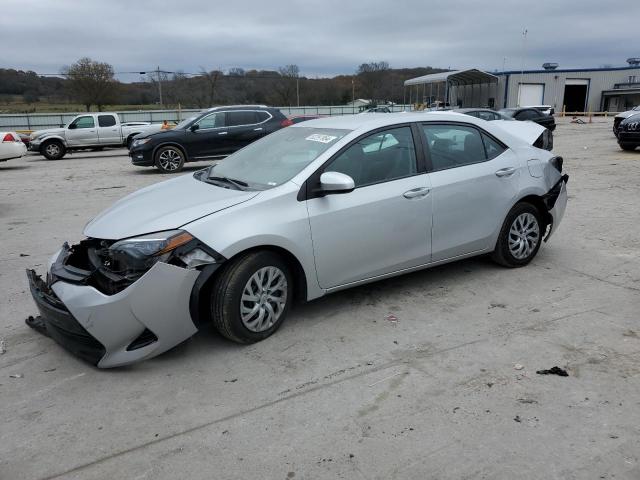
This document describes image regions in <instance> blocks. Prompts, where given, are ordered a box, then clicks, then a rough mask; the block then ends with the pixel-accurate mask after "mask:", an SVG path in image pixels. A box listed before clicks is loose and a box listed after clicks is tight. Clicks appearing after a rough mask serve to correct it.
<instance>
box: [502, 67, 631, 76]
mask: <svg viewBox="0 0 640 480" xmlns="http://www.w3.org/2000/svg"><path fill="white" fill-rule="evenodd" d="M618 70H638V71H640V66H635V67H632V66H629V67H602V68H558V69H555V70H544V69H539V70H524V71H522V70H507V71H504V72H494V73H493V74H494V75H515V74H518V75H520V74H521V73H550V74H551V73H577V72H615V71H618Z"/></svg>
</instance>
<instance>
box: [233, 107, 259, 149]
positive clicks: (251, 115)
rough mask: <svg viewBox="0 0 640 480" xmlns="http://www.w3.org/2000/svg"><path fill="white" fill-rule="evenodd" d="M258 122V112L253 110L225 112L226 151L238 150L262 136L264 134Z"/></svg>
mask: <svg viewBox="0 0 640 480" xmlns="http://www.w3.org/2000/svg"><path fill="white" fill-rule="evenodd" d="M258 122H259V119H258V112H256V111H253V110H236V111H229V112H227V127H228V128H227V134H226V138H225V140H226V148H227V151H226V153H233V152H235V151H236V150H240V149H241V148H242V147H244V146H246V145H249V144H250V143H251V142H253V141H255V140H257V139H258V138H260V137H262V136H263V135H264V134H265V131H264V127H263V126H261V125H258Z"/></svg>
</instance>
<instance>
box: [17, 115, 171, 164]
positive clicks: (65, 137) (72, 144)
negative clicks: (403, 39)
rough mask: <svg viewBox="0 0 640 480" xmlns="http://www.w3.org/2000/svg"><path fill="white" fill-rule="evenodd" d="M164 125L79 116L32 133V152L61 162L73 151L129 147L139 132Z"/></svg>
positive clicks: (117, 118) (107, 117)
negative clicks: (56, 126)
mask: <svg viewBox="0 0 640 480" xmlns="http://www.w3.org/2000/svg"><path fill="white" fill-rule="evenodd" d="M161 127H162V124H160V123H156V124H151V123H146V122H131V123H121V122H120V117H118V114H117V113H108V112H100V113H86V114H83V115H78V116H77V117H75V118H74V119H73V120H71V121H70V122H69V123H68V124H67V125H66V126H64V127H62V128H48V129H46V130H37V131H35V132H33V133H32V134H31V138H30V141H29V150H31V151H33V152H40V153H41V154H42V155H44V156H45V157H46V158H47V159H49V160H58V159H60V158H62V157H64V156H65V154H66V153H67V152H69V151H73V150H81V149H88V148H102V147H123V146H126V147H129V146H130V145H131V142H132V141H133V137H135V136H136V135H138V134H139V133H145V134H149V133H153V132H158V131H160V129H161Z"/></svg>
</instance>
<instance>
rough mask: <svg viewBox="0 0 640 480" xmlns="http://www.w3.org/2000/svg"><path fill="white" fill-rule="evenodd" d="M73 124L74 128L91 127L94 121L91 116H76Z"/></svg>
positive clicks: (94, 124)
mask: <svg viewBox="0 0 640 480" xmlns="http://www.w3.org/2000/svg"><path fill="white" fill-rule="evenodd" d="M73 125H75V127H76V128H93V127H95V126H96V122H95V121H94V120H93V117H78V118H76V119H75V120H74V122H73Z"/></svg>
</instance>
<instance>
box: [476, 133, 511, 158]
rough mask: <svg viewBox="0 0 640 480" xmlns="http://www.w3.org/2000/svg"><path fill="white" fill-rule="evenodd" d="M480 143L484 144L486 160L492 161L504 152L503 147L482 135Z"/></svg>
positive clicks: (487, 136)
mask: <svg viewBox="0 0 640 480" xmlns="http://www.w3.org/2000/svg"><path fill="white" fill-rule="evenodd" d="M482 142H483V143H484V150H485V152H486V153H487V160H493V159H494V158H496V157H497V156H498V155H500V154H501V153H502V152H504V151H505V150H506V148H505V147H503V146H502V145H501V144H499V143H498V142H496V141H495V140H494V139H493V138H491V137H490V136H489V135H485V134H484V133H483V134H482Z"/></svg>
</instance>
